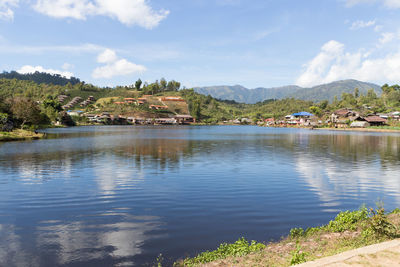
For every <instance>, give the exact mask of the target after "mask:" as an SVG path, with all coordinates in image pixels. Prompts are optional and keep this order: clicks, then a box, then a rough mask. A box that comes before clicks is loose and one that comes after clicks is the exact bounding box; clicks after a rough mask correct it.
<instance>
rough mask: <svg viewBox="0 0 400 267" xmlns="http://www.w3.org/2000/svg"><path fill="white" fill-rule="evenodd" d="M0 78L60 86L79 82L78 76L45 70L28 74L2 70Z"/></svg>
mask: <svg viewBox="0 0 400 267" xmlns="http://www.w3.org/2000/svg"><path fill="white" fill-rule="evenodd" d="M0 79H17V80H23V81H33V82H35V83H38V84H41V83H45V84H54V85H61V86H64V85H67V84H68V83H70V84H72V85H75V84H77V83H80V82H81V81H80V80H79V79H78V78H75V77H71V78H66V77H63V76H61V75H60V74H50V73H45V72H35V73H28V74H21V73H18V72H16V71H11V72H3V73H0Z"/></svg>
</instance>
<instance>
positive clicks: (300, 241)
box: [175, 207, 400, 266]
mask: <svg viewBox="0 0 400 267" xmlns="http://www.w3.org/2000/svg"><path fill="white" fill-rule="evenodd" d="M399 226H400V210H399V209H396V210H394V211H392V212H391V213H385V211H384V209H383V208H378V209H376V210H373V209H370V210H369V211H368V210H367V209H366V208H365V207H363V208H360V209H359V210H356V211H345V212H341V213H339V214H338V215H337V216H336V218H335V219H334V220H332V221H330V222H329V223H328V224H327V225H324V226H320V227H313V228H308V229H301V228H294V229H292V230H291V231H290V234H289V236H287V237H285V238H283V239H282V240H281V241H279V242H273V243H269V244H263V243H257V242H255V241H251V242H250V243H249V242H248V241H246V240H245V239H243V238H242V239H239V240H238V241H237V242H235V243H234V244H222V245H221V246H220V247H219V248H218V249H216V250H214V251H207V252H204V253H201V254H199V255H198V256H196V257H194V258H186V259H183V260H179V261H177V262H176V263H175V266H291V265H295V264H299V263H302V262H306V261H311V260H315V259H318V258H323V257H326V256H331V255H335V254H338V253H341V252H343V251H347V250H351V249H355V248H360V247H364V246H367V245H371V244H375V243H379V242H383V241H387V240H391V239H394V238H398V237H400V230H399Z"/></svg>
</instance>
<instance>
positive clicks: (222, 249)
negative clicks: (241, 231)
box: [183, 237, 265, 266]
mask: <svg viewBox="0 0 400 267" xmlns="http://www.w3.org/2000/svg"><path fill="white" fill-rule="evenodd" d="M264 248H265V245H264V244H262V243H257V242H256V241H254V240H253V241H251V242H250V243H249V242H248V241H247V240H246V239H245V238H243V237H242V238H240V239H239V240H238V241H236V242H235V243H233V244H227V243H223V244H221V245H220V246H219V248H218V249H216V250H214V251H206V252H203V253H201V254H199V255H198V256H196V257H194V258H187V259H185V260H184V261H183V266H194V265H196V264H201V263H207V262H212V261H215V260H219V259H225V258H227V257H229V256H235V257H241V256H245V255H248V254H250V253H252V252H256V251H260V250H262V249H264Z"/></svg>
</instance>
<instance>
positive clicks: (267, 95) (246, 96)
mask: <svg viewBox="0 0 400 267" xmlns="http://www.w3.org/2000/svg"><path fill="white" fill-rule="evenodd" d="M355 88H358V89H359V92H360V94H366V92H367V91H368V90H369V89H374V91H375V92H376V93H377V94H378V95H380V94H381V93H382V89H381V87H380V86H379V85H377V84H373V83H367V82H361V81H357V80H342V81H336V82H332V83H328V84H322V85H318V86H314V87H311V88H303V87H300V86H297V85H289V86H282V87H273V88H263V87H260V88H255V89H247V88H245V87H243V86H241V85H234V86H209V87H195V88H194V90H195V91H196V92H198V93H200V94H204V95H211V96H212V97H215V98H219V99H223V100H234V101H236V102H240V103H249V104H254V103H257V102H261V101H264V100H266V99H283V98H288V97H293V98H297V99H303V100H312V101H317V102H318V101H321V100H329V101H332V100H333V99H334V97H335V96H337V97H338V98H340V96H341V95H342V93H353V92H354V89H355Z"/></svg>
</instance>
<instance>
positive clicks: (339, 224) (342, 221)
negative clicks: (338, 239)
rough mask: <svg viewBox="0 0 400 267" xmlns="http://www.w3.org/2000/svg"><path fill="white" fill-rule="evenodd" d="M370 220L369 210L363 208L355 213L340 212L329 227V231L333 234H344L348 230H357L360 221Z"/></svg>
mask: <svg viewBox="0 0 400 267" xmlns="http://www.w3.org/2000/svg"><path fill="white" fill-rule="evenodd" d="M367 218H368V210H367V208H366V207H362V208H360V209H358V210H355V211H344V212H340V213H339V214H338V215H337V216H336V218H335V219H334V220H333V221H330V222H329V224H328V225H327V227H326V228H327V230H329V231H332V232H344V231H346V230H352V231H354V230H356V229H357V226H358V223H359V222H360V221H363V220H366V219H367Z"/></svg>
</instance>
